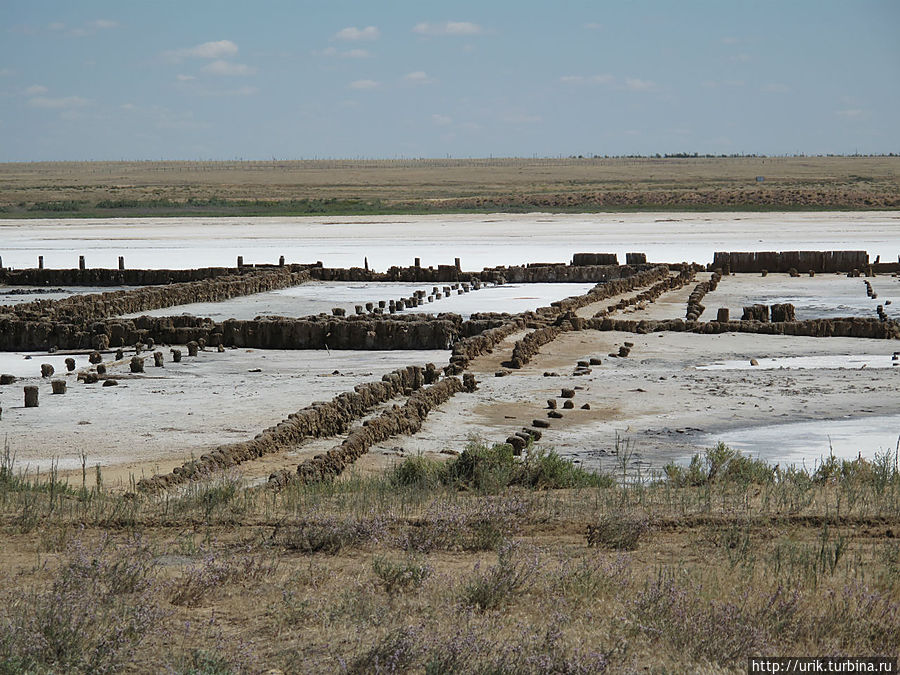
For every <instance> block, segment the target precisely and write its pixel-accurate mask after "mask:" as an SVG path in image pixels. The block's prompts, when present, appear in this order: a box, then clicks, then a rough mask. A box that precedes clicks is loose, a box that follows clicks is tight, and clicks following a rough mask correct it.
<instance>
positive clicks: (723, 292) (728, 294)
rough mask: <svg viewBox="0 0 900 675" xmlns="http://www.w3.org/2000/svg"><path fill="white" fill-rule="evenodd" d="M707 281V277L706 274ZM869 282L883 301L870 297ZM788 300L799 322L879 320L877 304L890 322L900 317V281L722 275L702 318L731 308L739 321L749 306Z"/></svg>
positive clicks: (706, 300)
mask: <svg viewBox="0 0 900 675" xmlns="http://www.w3.org/2000/svg"><path fill="white" fill-rule="evenodd" d="M700 277H702V278H703V279H704V280H705V279H707V278H708V275H706V274H705V273H704V274H701V275H698V278H700ZM866 281H868V282H869V283H870V284H872V289H873V290H874V291H875V293H877V295H878V297H877V298H875V299H873V298H870V297H868V296H867V295H866V285H865V283H864V282H866ZM785 302H789V303H791V304H792V305H794V308H795V310H796V315H797V318H798V319H825V318H833V317H843V316H861V317H868V318H874V317H876V316H877V314H876V308H877V307H878V305H882V306H883V307H884V310H885V312H886V313H887V315H888V316H889V317H891V318H895V319H896V318H900V279H898V278H897V277H892V276H890V275H879V276H875V277H870V278H868V279H866V278H861V277H856V278H849V277H847V275H845V274H818V275H816V276H815V277H810V276H808V275H803V276H800V277H795V278H793V279H792V278H791V277H790V275H788V274H769V275H768V276H765V277H763V276H760V275H759V274H736V275H730V276H727V277H722V280H721V282H720V283H719V285H718V286H717V287H716V290H715V291H713V292H712V293H707V295H706V296H705V297H704V298H703V305H704V306H705V307H706V311H705V312H703V314H702V315H701V317H700V318H701V319H702V320H706V321H710V320H713V319H715V318H716V310H717V308H719V307H727V308H728V309H729V310H730V311H731V318H732V319H740V318H741V314H742V311H743V310H742V308H743V307H745V306H747V305H755V304H761V305H770V306H771V305H774V304H776V303H778V304H780V303H785Z"/></svg>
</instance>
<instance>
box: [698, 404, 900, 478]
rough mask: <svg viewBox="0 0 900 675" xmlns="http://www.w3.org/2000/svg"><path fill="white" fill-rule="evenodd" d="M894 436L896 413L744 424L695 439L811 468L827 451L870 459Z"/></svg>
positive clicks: (898, 433) (888, 447)
mask: <svg viewBox="0 0 900 675" xmlns="http://www.w3.org/2000/svg"><path fill="white" fill-rule="evenodd" d="M898 438H900V415H882V416H871V417H856V416H854V417H852V418H848V419H830V420H813V421H809V422H788V423H785V424H770V425H766V426H759V427H746V428H741V429H733V430H731V431H726V432H723V433H721V434H717V435H715V436H712V435H708V436H705V437H701V438H700V439H698V441H699V444H700V445H703V446H705V447H713V446H714V445H715V444H716V443H718V442H719V441H722V442H724V443H725V444H726V445H728V446H729V447H732V448H734V449H736V450H741V451H743V452H745V453H746V454H748V455H750V456H752V457H759V458H760V459H764V460H766V461H767V462H769V463H771V464H775V463H776V462H777V463H780V464H781V465H782V467H784V466H787V465H791V464H795V465H798V466H800V465H804V466H805V467H806V468H807V469H810V470H812V469H814V468H815V467H816V466H818V465H819V464H820V463H821V462H822V460H823V459H825V458H827V457H828V456H829V455H831V454H833V455H834V456H835V457H836V458H838V459H856V458H857V457H859V456H861V457H863V458H864V459H874V457H875V454H876V453H879V454H882V453H884V452H891V453H893V452H894V451H895V449H896V448H897V442H898Z"/></svg>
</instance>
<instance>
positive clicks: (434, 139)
mask: <svg viewBox="0 0 900 675" xmlns="http://www.w3.org/2000/svg"><path fill="white" fill-rule="evenodd" d="M676 152H698V153H701V154H706V153H711V154H736V153H746V154H752V153H756V154H769V155H782V154H830V153H831V154H852V153H863V154H874V153H889V152H894V153H897V152H900V0H853V1H851V0H771V1H770V0H755V1H749V0H747V1H738V0H677V1H676V0H666V1H661V0H659V1H652V0H607V1H604V2H600V1H599V0H556V1H555V2H549V1H548V2H537V1H535V0H480V1H478V2H475V1H471V0H455V1H454V2H452V3H450V2H441V3H438V2H427V1H425V2H423V1H422V0H414V1H411V0H384V1H382V2H376V1H374V0H357V1H350V0H323V1H321V2H312V1H304V0H256V1H255V2H248V1H247V0H240V1H239V2H236V1H232V0H215V1H212V0H190V1H185V0H153V1H152V2H151V1H149V0H146V1H144V0H142V1H138V0H129V1H127V2H126V1H123V0H2V2H0V161H2V162H10V161H54V160H141V159H146V160H160V159H187V160H231V159H245V160H250V159H257V160H270V159H273V158H275V159H313V158H409V157H447V156H450V157H489V156H494V157H498V156H508V157H509V156H515V157H531V156H545V157H557V156H568V155H585V156H589V155H626V154H654V153H676Z"/></svg>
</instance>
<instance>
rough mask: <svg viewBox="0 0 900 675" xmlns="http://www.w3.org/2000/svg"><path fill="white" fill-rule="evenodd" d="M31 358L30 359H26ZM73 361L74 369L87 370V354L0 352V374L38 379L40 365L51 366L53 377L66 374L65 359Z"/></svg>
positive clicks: (88, 364)
mask: <svg viewBox="0 0 900 675" xmlns="http://www.w3.org/2000/svg"><path fill="white" fill-rule="evenodd" d="M28 357H31V358H28ZM68 358H72V359H75V369H76V370H78V369H79V368H87V367H88V366H90V365H91V364H90V363H88V357H87V354H84V355H76V356H70V355H68V354H47V353H46V352H0V373H8V374H10V375H15V376H16V377H31V378H34V377H38V378H39V377H40V376H41V364H42V363H49V364H50V365H51V366H53V370H54V373H53V377H54V378H56V377H57V376H62V375H65V374H66V359H68Z"/></svg>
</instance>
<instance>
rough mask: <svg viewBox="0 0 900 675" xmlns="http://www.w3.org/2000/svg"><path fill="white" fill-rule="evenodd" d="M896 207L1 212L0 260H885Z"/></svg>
mask: <svg viewBox="0 0 900 675" xmlns="http://www.w3.org/2000/svg"><path fill="white" fill-rule="evenodd" d="M898 224H900V216H898V215H897V214H895V213H891V212H842V213H737V214H735V213H672V212H670V213H632V214H617V213H597V214H541V213H532V214H522V215H511V214H488V215H456V216H454V215H448V216H382V217H346V218H337V217H330V218H300V217H297V218H135V219H115V218H111V219H84V220H71V219H69V220H66V219H42V220H40V221H34V220H3V221H0V240H2V242H3V244H2V247H0V255H2V257H3V264H4V265H6V266H12V267H18V268H22V267H33V266H35V265H36V263H37V257H38V256H39V255H43V256H44V260H45V263H46V265H47V267H60V268H72V267H76V266H77V264H78V256H79V255H84V256H85V257H86V262H87V264H88V266H89V267H110V268H114V267H116V265H117V262H118V261H117V257H118V256H120V255H123V256H124V257H125V263H126V265H127V266H129V267H133V268H138V267H145V268H162V267H169V268H189V267H204V266H232V265H234V264H235V261H236V258H237V256H239V255H241V256H243V257H244V261H245V262H246V263H247V264H251V263H275V262H277V261H278V257H279V256H280V255H283V256H285V258H286V259H287V260H288V261H289V262H314V261H317V260H321V261H322V262H323V263H324V264H325V265H327V266H331V267H349V266H359V267H362V266H363V263H364V260H365V259H366V258H368V262H369V265H370V266H371V267H373V268H374V269H378V270H381V271H383V270H385V269H387V268H388V267H389V266H391V265H411V264H412V263H413V259H414V258H415V257H420V258H421V260H422V264H423V265H424V266H428V265H439V264H452V263H453V259H454V258H456V257H458V258H461V260H462V268H463V269H465V270H480V269H481V268H483V267H486V266H494V265H516V264H522V263H526V262H544V261H546V262H567V261H569V260H570V259H571V257H572V254H573V253H576V252H584V251H588V252H609V253H616V254H618V256H619V261H620V262H622V263H624V262H625V254H626V253H627V252H629V251H638V252H644V253H646V254H647V257H648V260H650V261H651V262H652V261H659V262H680V261H695V262H701V263H707V262H711V261H712V256H713V253H714V252H715V251H716V250H731V251H760V250H782V251H784V250H810V249H814V250H835V249H865V250H867V251H868V252H869V254H870V256H871V257H872V258H873V259H874V257H875V256H876V255H881V257H882V259H883V260H894V259H896V256H897V253H898V252H900V228H898V227H897V225H898Z"/></svg>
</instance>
